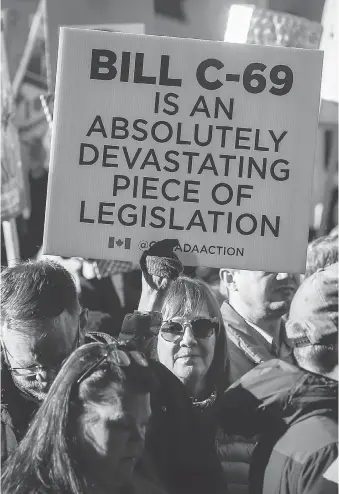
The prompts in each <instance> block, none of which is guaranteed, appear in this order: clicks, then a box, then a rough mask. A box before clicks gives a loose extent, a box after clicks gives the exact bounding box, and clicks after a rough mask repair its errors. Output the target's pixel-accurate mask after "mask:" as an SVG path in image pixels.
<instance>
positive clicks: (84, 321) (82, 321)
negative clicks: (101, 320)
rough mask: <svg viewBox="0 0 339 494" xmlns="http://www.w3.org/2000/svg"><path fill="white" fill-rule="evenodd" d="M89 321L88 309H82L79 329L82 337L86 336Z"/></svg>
mask: <svg viewBox="0 0 339 494" xmlns="http://www.w3.org/2000/svg"><path fill="white" fill-rule="evenodd" d="M87 321H88V309H82V311H81V312H80V316H79V328H80V334H81V336H82V337H84V336H85V333H86V326H87Z"/></svg>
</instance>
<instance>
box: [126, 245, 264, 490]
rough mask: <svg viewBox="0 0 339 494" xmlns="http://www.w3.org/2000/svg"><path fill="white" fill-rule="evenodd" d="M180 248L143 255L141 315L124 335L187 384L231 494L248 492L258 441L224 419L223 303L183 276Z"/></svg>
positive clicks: (225, 357) (225, 358) (198, 282)
mask: <svg viewBox="0 0 339 494" xmlns="http://www.w3.org/2000/svg"><path fill="white" fill-rule="evenodd" d="M174 245H175V241H166V240H164V241H161V242H158V243H156V244H155V245H154V246H153V247H152V248H150V249H149V251H147V252H146V253H144V254H143V255H142V257H141V260H140V265H141V268H142V271H143V290H142V295H141V299H140V304H139V312H135V313H134V314H131V315H129V316H126V318H125V321H124V324H123V329H122V334H121V337H124V338H125V339H128V338H131V336H132V338H133V340H134V341H136V342H137V343H138V345H139V348H140V349H142V350H143V351H144V352H145V353H146V354H147V355H148V356H150V357H151V358H152V359H155V360H158V361H159V362H161V363H162V364H163V365H165V366H166V367H167V369H169V370H170V371H171V372H172V373H173V374H174V375H175V376H176V377H177V378H178V379H179V380H180V381H181V383H182V384H183V385H184V387H185V389H186V391H187V393H188V395H189V396H190V399H191V406H192V410H193V412H194V415H195V417H196V419H197V422H196V423H197V430H196V434H198V435H201V436H204V440H205V441H207V444H208V443H209V445H210V447H213V448H215V449H216V452H217V454H218V458H219V461H220V463H221V464H222V467H223V471H224V475H225V478H226V482H227V484H228V491H229V492H232V493H233V492H234V493H237V494H246V493H247V492H248V475H249V462H250V452H251V451H252V450H253V449H254V441H253V440H252V439H250V440H247V439H245V438H241V437H236V438H235V437H232V436H229V435H228V434H226V433H225V432H224V431H223V430H222V428H221V427H220V423H219V419H218V414H219V408H220V404H221V400H220V398H221V396H222V394H223V392H224V390H225V389H226V388H227V387H228V352H227V341H226V332H225V328H224V325H223V320H222V316H221V313H220V309H219V305H218V302H217V300H216V298H215V296H214V294H213V292H212V291H211V289H210V288H209V286H208V285H206V284H205V283H204V282H203V281H201V280H198V279H192V278H189V277H186V276H182V275H181V272H182V270H183V267H182V265H181V263H180V261H179V259H178V257H177V256H176V255H175V254H174V253H173V252H172V249H173V247H174ZM147 326H148V330H147ZM153 450H154V451H155V453H154V458H155V461H158V459H159V458H161V455H163V454H164V453H163V451H162V449H161V445H160V444H158V445H157V443H156V439H155V441H154V444H153ZM169 461H170V460H169ZM164 476H166V473H165V474H162V478H163V477H164Z"/></svg>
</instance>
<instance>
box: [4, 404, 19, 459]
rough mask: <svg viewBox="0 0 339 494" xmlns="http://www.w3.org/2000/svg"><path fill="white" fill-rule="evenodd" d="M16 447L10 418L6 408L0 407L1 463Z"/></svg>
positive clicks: (16, 442) (16, 443)
mask: <svg viewBox="0 0 339 494" xmlns="http://www.w3.org/2000/svg"><path fill="white" fill-rule="evenodd" d="M17 446H18V441H17V439H16V436H15V432H14V427H13V423H12V418H11V416H10V414H9V412H8V410H7V409H6V407H4V406H3V405H1V463H3V462H4V461H5V460H6V459H7V458H8V457H9V456H10V455H11V454H12V453H13V452H14V451H15V449H16V448H17Z"/></svg>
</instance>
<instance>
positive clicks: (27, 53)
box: [12, 0, 44, 100]
mask: <svg viewBox="0 0 339 494" xmlns="http://www.w3.org/2000/svg"><path fill="white" fill-rule="evenodd" d="M43 7H44V5H43V0H40V3H39V5H38V8H37V10H36V13H35V15H34V18H33V21H32V25H31V29H30V31H29V34H28V40H27V43H26V46H25V50H24V52H23V55H22V57H21V60H20V64H19V67H18V69H17V71H16V74H15V76H14V79H13V84H12V94H13V99H14V100H15V98H16V95H17V93H18V91H19V87H20V84H21V82H22V80H23V78H24V76H25V74H26V70H27V66H28V64H29V61H30V59H31V55H32V52H33V49H34V45H35V41H36V37H37V33H38V30H39V26H40V22H41V19H42V16H43V13H44V9H43Z"/></svg>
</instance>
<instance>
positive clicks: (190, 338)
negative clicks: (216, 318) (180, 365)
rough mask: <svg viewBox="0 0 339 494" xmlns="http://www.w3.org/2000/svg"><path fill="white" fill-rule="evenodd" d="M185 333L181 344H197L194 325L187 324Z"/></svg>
mask: <svg viewBox="0 0 339 494" xmlns="http://www.w3.org/2000/svg"><path fill="white" fill-rule="evenodd" d="M184 328H185V329H184V334H183V336H182V338H181V344H182V345H192V344H193V345H194V344H196V342H197V341H196V339H195V337H194V334H193V331H192V327H191V325H190V324H187V325H185V326H184Z"/></svg>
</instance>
